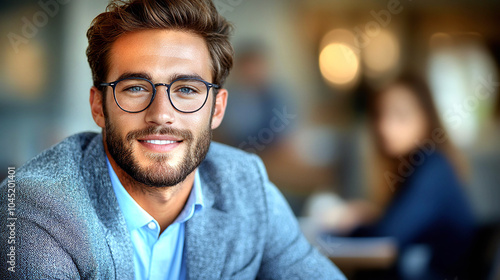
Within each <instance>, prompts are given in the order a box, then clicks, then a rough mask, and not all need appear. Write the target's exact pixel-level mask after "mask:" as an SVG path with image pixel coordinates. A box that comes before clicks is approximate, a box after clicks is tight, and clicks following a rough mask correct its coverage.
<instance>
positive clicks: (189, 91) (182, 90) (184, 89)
mask: <svg viewBox="0 0 500 280" xmlns="http://www.w3.org/2000/svg"><path fill="white" fill-rule="evenodd" d="M177 91H178V92H179V93H182V94H185V95H190V94H196V93H198V92H197V91H195V90H193V89H192V88H189V87H181V88H179V89H177Z"/></svg>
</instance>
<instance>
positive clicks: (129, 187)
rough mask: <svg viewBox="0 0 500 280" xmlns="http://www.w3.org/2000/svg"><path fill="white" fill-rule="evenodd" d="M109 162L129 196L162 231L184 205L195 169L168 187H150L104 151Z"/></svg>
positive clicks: (191, 186)
mask: <svg viewBox="0 0 500 280" xmlns="http://www.w3.org/2000/svg"><path fill="white" fill-rule="evenodd" d="M106 154H107V156H108V159H109V162H110V163H111V166H112V167H113V170H114V171H115V173H116V176H117V177H118V179H119V180H120V183H121V184H122V185H123V187H124V188H125V190H126V191H127V192H128V193H129V194H130V196H131V197H132V198H133V199H134V200H135V201H136V202H137V204H139V206H141V207H142V209H144V210H145V211H146V212H148V213H149V215H151V216H152V217H153V218H154V219H155V220H156V221H157V222H158V223H159V225H160V232H163V231H164V230H165V229H166V228H167V227H168V226H169V225H171V224H172V223H173V222H174V221H175V219H176V218H177V216H179V213H180V212H181V211H182V209H183V208H184V206H185V205H186V201H187V199H188V197H189V194H190V193H191V189H192V188H193V183H194V177H195V176H194V175H195V172H196V170H194V171H193V172H191V174H189V175H188V176H187V177H186V179H185V180H184V181H182V182H181V183H179V184H177V185H175V186H169V187H152V186H148V185H145V184H142V183H140V182H138V181H136V180H135V179H134V178H132V177H130V175H128V173H126V172H125V171H123V169H121V168H120V166H119V165H118V164H117V163H116V162H115V160H114V159H113V157H111V156H110V155H109V153H108V152H107V151H106Z"/></svg>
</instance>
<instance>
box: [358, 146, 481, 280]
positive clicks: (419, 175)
mask: <svg viewBox="0 0 500 280" xmlns="http://www.w3.org/2000/svg"><path fill="white" fill-rule="evenodd" d="M423 153H424V152H423V151H422V154H423ZM410 164H411V163H410ZM412 166H413V167H414V171H413V172H408V173H410V174H409V175H408V177H406V179H405V181H404V182H403V183H402V185H401V186H400V187H399V189H398V190H397V191H396V192H397V193H396V194H395V196H394V198H393V199H392V201H391V203H390V204H389V206H388V208H387V210H386V212H385V214H384V215H383V216H382V218H381V219H380V220H379V221H378V222H377V223H375V224H373V225H371V226H368V227H361V228H358V229H357V230H355V231H354V232H353V233H352V235H353V236H365V237H366V236H392V237H394V238H395V239H396V241H397V243H398V247H399V250H400V253H403V252H404V251H405V250H406V249H407V248H408V247H409V246H411V245H416V244H425V245H428V246H429V247H430V248H431V250H432V256H431V260H430V264H429V271H428V272H427V273H426V274H427V275H429V276H428V277H429V278H427V277H426V279H432V278H434V277H436V278H438V279H445V278H447V277H448V278H449V277H452V278H451V279H454V278H453V277H455V276H456V275H457V273H458V270H459V266H460V261H463V257H464V255H465V254H466V252H467V250H468V248H469V246H470V244H471V243H472V239H473V235H474V226H475V222H474V216H473V212H472V209H471V207H470V205H469V203H468V201H467V199H466V195H465V192H464V190H463V188H462V186H461V184H460V182H459V180H458V178H457V176H456V174H455V172H454V171H453V168H452V166H451V164H450V163H449V162H448V160H447V159H446V158H445V157H444V155H443V154H441V153H440V152H434V153H432V154H430V155H428V156H426V157H425V158H424V160H423V162H422V163H421V164H420V165H412ZM403 178H404V177H403ZM431 275H433V276H434V277H433V276H431Z"/></svg>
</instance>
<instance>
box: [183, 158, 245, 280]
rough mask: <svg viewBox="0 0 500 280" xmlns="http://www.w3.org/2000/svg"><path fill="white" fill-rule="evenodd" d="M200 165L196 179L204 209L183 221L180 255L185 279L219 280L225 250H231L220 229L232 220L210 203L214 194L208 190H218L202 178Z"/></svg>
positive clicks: (226, 236) (232, 220) (224, 234)
mask: <svg viewBox="0 0 500 280" xmlns="http://www.w3.org/2000/svg"><path fill="white" fill-rule="evenodd" d="M202 166H203V164H202ZM202 166H200V178H201V188H202V193H203V203H204V206H203V209H202V211H200V212H198V213H197V214H196V215H194V216H193V217H192V218H191V219H190V220H188V221H187V222H186V237H185V238H186V239H185V243H184V256H185V260H186V264H187V278H188V279H196V280H198V279H220V278H222V276H223V275H222V272H223V271H224V269H225V264H226V263H227V254H228V250H230V249H231V248H230V246H229V242H230V241H229V240H230V239H229V238H230V236H228V234H227V232H226V231H225V230H224V229H227V228H228V223H234V222H236V221H234V220H235V218H234V217H232V216H231V215H229V214H228V213H227V212H225V211H224V210H222V209H219V207H218V206H217V203H215V202H214V201H215V200H216V194H214V192H213V191H212V190H213V189H218V188H217V186H213V185H214V184H216V183H214V182H213V181H211V180H210V178H208V177H207V176H206V173H207V172H203V168H202ZM205 171H206V170H205Z"/></svg>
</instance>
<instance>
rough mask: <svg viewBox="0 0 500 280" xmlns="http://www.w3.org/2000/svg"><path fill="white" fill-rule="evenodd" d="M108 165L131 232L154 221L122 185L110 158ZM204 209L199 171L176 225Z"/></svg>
mask: <svg viewBox="0 0 500 280" xmlns="http://www.w3.org/2000/svg"><path fill="white" fill-rule="evenodd" d="M106 163H107V166H108V172H109V177H110V178H111V185H112V186H113V190H114V192H115V195H116V199H117V200H118V205H119V206H120V209H121V211H122V213H123V216H124V218H125V222H126V223H127V227H128V229H129V231H130V232H132V231H133V230H134V229H137V228H140V227H142V226H144V225H146V224H148V223H149V222H151V221H153V220H154V218H153V217H152V216H151V215H150V214H149V213H148V212H146V210H144V209H142V207H141V206H140V205H139V204H138V203H137V202H136V201H135V200H134V199H133V198H132V197H131V196H130V194H129V193H128V192H127V190H125V188H124V187H123V185H122V184H121V182H120V180H119V179H118V176H117V175H116V173H115V171H114V170H113V167H112V166H111V164H110V162H109V160H108V157H106ZM202 208H203V194H202V191H201V181H200V174H199V171H198V169H196V171H195V175H194V183H193V188H192V189H191V193H190V194H189V197H188V199H187V201H186V205H185V206H184V208H183V209H182V211H181V212H180V213H179V215H178V216H177V218H176V219H175V221H174V223H184V222H186V221H187V220H189V219H191V217H193V215H194V214H195V213H197V212H199V211H201V209H202Z"/></svg>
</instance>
